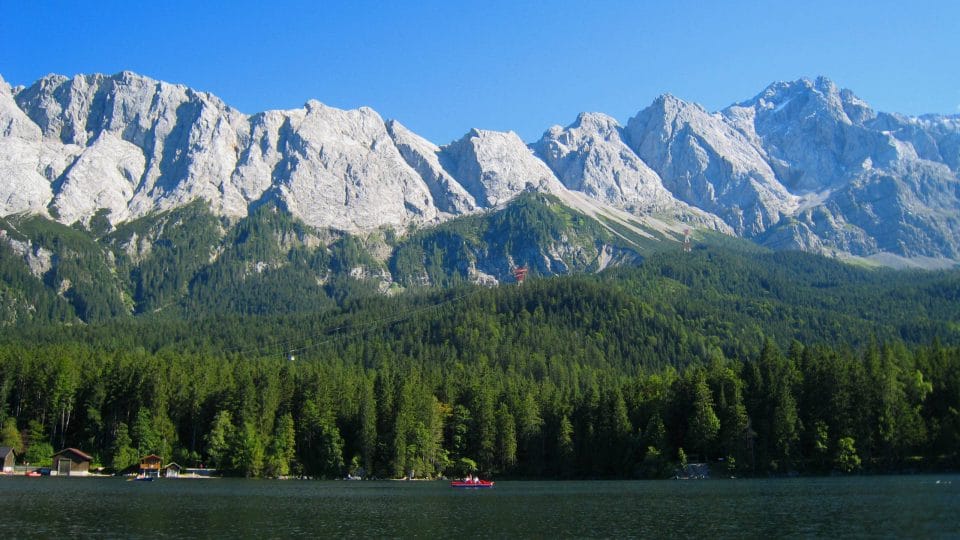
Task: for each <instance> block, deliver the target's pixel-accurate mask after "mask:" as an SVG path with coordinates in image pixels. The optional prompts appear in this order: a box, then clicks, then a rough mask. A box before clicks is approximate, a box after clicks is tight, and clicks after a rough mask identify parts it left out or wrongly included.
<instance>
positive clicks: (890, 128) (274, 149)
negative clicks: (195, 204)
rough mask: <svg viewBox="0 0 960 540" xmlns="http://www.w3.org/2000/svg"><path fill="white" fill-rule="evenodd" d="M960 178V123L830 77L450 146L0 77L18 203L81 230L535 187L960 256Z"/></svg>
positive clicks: (2, 133) (401, 224)
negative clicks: (189, 208) (99, 220)
mask: <svg viewBox="0 0 960 540" xmlns="http://www.w3.org/2000/svg"><path fill="white" fill-rule="evenodd" d="M958 171H960V117H957V116H955V117H948V116H927V117H921V118H912V117H907V116H903V115H896V114H887V113H879V114H877V113H875V112H874V111H873V110H872V109H871V108H870V107H869V105H867V104H866V103H865V102H864V101H863V100H861V99H860V98H858V97H857V96H856V95H855V94H854V93H853V92H851V91H849V90H846V89H842V88H840V87H838V86H837V85H836V84H835V83H833V82H832V81H830V80H829V79H826V78H823V77H820V78H816V79H799V80H796V81H790V82H777V83H773V84H771V85H770V86H768V87H767V88H766V89H764V90H763V91H762V92H761V93H759V94H757V95H756V96H755V97H754V98H752V99H750V100H747V101H744V102H742V103H739V104H737V105H734V106H731V107H728V108H727V109H724V110H723V111H721V112H718V113H711V112H709V111H707V110H706V109H704V108H703V107H702V106H700V105H697V104H695V103H690V102H686V101H683V100H682V99H679V98H677V97H675V96H672V95H670V94H664V95H661V96H659V97H658V98H656V99H655V100H654V102H653V103H652V104H651V105H650V106H648V107H647V108H645V109H643V110H641V111H640V112H638V113H637V114H636V115H635V116H634V117H632V118H630V119H629V121H628V122H627V124H626V126H621V125H620V124H619V123H618V122H617V121H616V120H615V119H614V118H612V117H610V116H608V115H605V114H602V113H582V114H580V115H578V116H577V118H576V119H575V120H574V122H573V123H571V124H570V125H568V126H566V127H562V126H554V127H552V128H550V129H549V130H547V131H546V132H545V133H544V135H543V136H542V137H541V138H540V140H539V141H537V142H535V143H533V144H531V145H529V146H528V145H526V144H525V143H524V142H523V141H522V140H521V139H520V137H519V136H517V135H516V134H515V133H513V132H498V131H488V130H481V129H472V130H470V131H469V132H468V133H466V134H465V135H464V136H463V137H461V138H460V139H459V140H456V141H453V142H452V143H450V144H448V145H446V146H443V147H438V146H436V145H435V144H433V143H431V142H429V141H427V140H426V139H423V138H422V137H420V136H418V135H416V134H415V133H413V132H411V131H410V130H409V129H407V128H405V127H404V126H403V125H402V124H400V123H399V122H395V121H385V120H384V119H383V118H382V117H381V116H380V115H379V114H378V113H377V112H376V111H374V110H373V109H370V108H368V107H361V108H358V109H354V110H341V109H337V108H335V107H330V106H327V105H324V104H323V103H321V102H320V101H317V100H310V101H308V102H307V103H305V104H304V106H303V107H302V108H299V109H292V110H274V111H265V112H262V113H257V114H253V115H246V114H243V113H240V112H239V111H237V110H235V109H233V108H231V107H230V106H228V105H227V104H225V103H223V102H222V101H221V100H220V99H219V98H217V97H216V96H213V95H211V94H208V93H205V92H199V91H195V90H192V89H190V88H188V87H185V86H183V85H176V84H169V83H165V82H162V81H157V80H154V79H151V78H149V77H144V76H141V75H138V74H136V73H133V72H129V71H124V72H120V73H117V74H114V75H102V74H93V75H78V76H75V77H64V76H62V75H48V76H45V77H43V78H41V79H40V80H38V81H36V82H35V83H33V84H31V85H30V86H28V87H25V88H24V87H18V88H16V89H14V88H11V87H10V85H9V84H7V83H6V82H5V81H4V80H3V79H2V78H0V179H2V182H0V211H2V214H3V215H7V214H10V213H14V212H31V213H39V214H47V213H49V215H50V216H52V217H55V218H56V219H58V220H59V221H61V222H63V223H66V224H72V223H74V222H77V221H79V222H80V223H81V224H87V223H89V222H90V220H91V218H92V217H93V216H94V215H95V214H98V213H103V212H105V213H106V216H107V218H108V219H109V221H110V222H111V223H113V224H119V223H121V222H123V221H126V220H130V219H134V218H138V217H142V216H146V215H148V214H150V213H153V212H158V211H163V210H168V209H173V208H177V207H180V206H182V205H184V204H187V203H189V202H190V201H194V200H196V199H202V200H204V201H206V203H207V204H208V205H209V207H210V208H211V209H213V210H214V211H215V212H216V213H218V214H220V215H222V216H227V217H230V218H239V217H243V216H246V215H247V214H248V213H249V211H250V209H251V208H256V207H259V206H261V205H263V204H266V203H268V202H276V203H277V205H278V206H279V207H282V208H285V209H287V210H288V211H289V212H290V213H292V214H293V215H294V216H295V217H296V218H298V219H300V220H302V221H304V222H305V223H307V224H308V225H311V226H315V227H322V228H332V229H340V230H348V231H370V230H372V229H376V228H378V227H384V226H387V227H396V228H398V229H401V230H406V228H407V227H408V226H410V225H415V226H419V225H422V224H433V223H437V222H439V221H442V220H445V219H449V218H451V217H454V216H459V215H463V214H466V213H470V212H474V211H477V210H480V209H485V208H491V207H496V206H500V205H503V204H504V203H506V202H508V201H510V200H512V199H513V198H514V197H516V196H517V195H518V194H519V193H522V192H524V191H529V190H537V191H543V192H548V193H553V194H557V195H559V196H560V199H561V200H563V201H565V203H569V204H574V205H575V204H579V203H583V204H584V205H587V206H590V208H591V209H590V212H592V213H591V215H594V214H596V213H603V212H605V211H610V212H617V213H619V215H621V216H622V215H625V214H624V211H626V212H629V213H631V214H632V215H633V216H634V217H635V218H636V219H639V220H641V221H642V220H648V221H647V222H648V223H652V222H653V221H652V220H654V219H660V218H661V217H664V216H666V217H668V218H669V219H670V220H672V222H673V223H676V222H677V221H682V222H686V223H693V224H695V225H696V226H705V227H710V228H714V229H719V230H732V231H733V232H734V233H735V234H738V235H741V236H745V237H748V238H751V239H754V240H755V241H758V242H771V243H772V244H771V245H777V246H780V247H783V246H787V247H789V246H790V245H791V244H790V243H791V242H793V244H794V245H793V247H798V248H803V249H812V250H827V249H834V248H839V249H842V250H843V251H847V252H852V253H858V254H863V255H869V254H871V253H876V252H879V251H885V250H886V251H889V252H891V253H895V254H898V255H900V256H934V257H935V256H947V257H954V255H956V251H957V248H956V246H957V245H960V241H958V238H960V225H958V224H957V222H956V220H955V219H952V217H953V216H954V215H955V214H956V212H957V208H958V207H960V187H958V186H960V180H958ZM571 201H573V202H571ZM611 215H612V214H611ZM718 219H722V220H723V223H719V222H718V221H717V220H718ZM627 221H629V220H627ZM661 223H662V222H661ZM657 226H658V225H657ZM890 231H892V232H890ZM784 239H786V240H784ZM797 239H800V240H797ZM801 240H802V241H801Z"/></svg>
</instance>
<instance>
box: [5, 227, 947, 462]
mask: <svg viewBox="0 0 960 540" xmlns="http://www.w3.org/2000/svg"><path fill="white" fill-rule="evenodd" d="M293 234H294V233H293V232H291V235H293ZM238 244H243V242H234V245H238ZM423 245H426V244H423ZM251 249H252V246H251ZM350 252H351V249H350V247H349V245H345V246H344V248H343V253H344V255H342V256H343V257H347V258H349V257H350V255H349V253H350ZM171 256H173V255H171ZM221 260H224V261H226V260H228V259H227V258H225V257H224V256H223V255H221ZM223 268H225V269H228V268H229V265H227V264H224V266H223ZM162 274H163V273H162V272H160V273H159V274H158V275H162ZM223 275H224V276H229V275H230V272H229V271H227V270H225V271H224V274H223ZM225 279H227V278H225ZM292 295H295V292H294V293H292ZM161 303H162V302H161ZM958 305H960V274H958V273H957V272H894V271H888V270H865V269H858V268H854V267H851V266H847V265H844V264H841V263H838V262H835V261H832V260H828V259H824V258H821V257H816V256H812V255H804V254H798V253H776V254H771V253H764V252H755V251H754V252H748V251H741V250H737V249H731V248H729V247H724V248H720V247H706V246H698V247H697V248H696V249H694V250H693V252H692V253H683V252H681V251H680V250H675V251H664V252H662V253H656V254H652V255H650V256H648V257H647V258H646V259H645V260H644V261H643V262H642V263H641V264H638V265H635V266H623V267H619V268H615V269H611V270H607V271H605V272H601V273H599V274H595V275H574V276H564V277H542V278H538V277H536V276H534V277H531V278H530V279H528V281H527V282H526V283H524V284H523V285H522V286H516V285H509V286H506V285H501V286H500V287H494V288H483V287H476V286H471V285H466V284H463V285H460V286H457V287H454V288H448V289H430V288H425V289H420V290H411V291H407V292H406V293H404V294H400V295H396V296H384V295H383V294H381V293H379V292H376V291H375V290H373V289H369V288H360V289H351V290H348V291H347V292H345V293H344V294H343V296H342V297H340V298H338V299H331V300H329V301H328V302H326V303H318V304H317V306H316V308H315V309H313V310H310V311H307V310H304V311H300V312H293V313H287V314H279V315H250V314H245V313H248V312H247V311H245V310H240V312H239V313H237V312H233V314H229V313H227V312H224V313H222V314H219V315H210V314H205V313H199V314H198V315H197V316H195V317H189V316H188V317H171V316H169V314H167V313H165V312H163V311H162V310H161V311H157V312H147V313H144V314H142V315H139V316H137V317H122V318H118V319H113V320H111V321H108V322H106V323H102V324H91V325H78V324H73V325H66V326H65V325H39V326H37V325H29V326H18V327H16V329H15V331H9V332H5V333H4V334H3V337H2V343H0V398H2V401H0V403H2V408H0V416H2V417H3V418H2V420H3V425H4V430H3V441H0V444H12V445H14V446H16V445H20V444H22V445H23V446H24V447H25V450H26V454H27V459H28V460H30V461H31V462H33V463H37V462H41V461H43V460H44V459H46V457H47V456H49V455H50V454H51V453H52V450H53V449H55V448H57V449H58V448H59V447H62V446H76V447H79V448H81V449H84V450H85V451H88V452H91V453H92V454H94V455H95V456H96V457H97V459H98V461H99V463H100V464H102V465H104V466H108V467H114V468H117V469H121V468H123V467H124V466H126V465H129V464H130V463H133V461H134V460H135V459H136V458H137V457H138V456H139V455H143V454H146V453H150V452H155V453H158V454H161V455H163V456H164V457H165V459H166V458H167V457H170V458H171V459H172V460H175V461H177V462H179V463H181V464H191V465H192V464H195V463H204V464H207V465H210V466H214V467H217V468H218V469H221V470H222V471H224V472H226V473H231V474H241V475H251V476H282V475H288V474H305V475H309V476H315V477H337V476H341V475H344V474H346V473H358V472H360V471H361V470H362V472H363V473H365V474H366V475H375V476H380V477H396V476H402V475H407V474H413V475H415V476H418V477H433V476H437V475H440V474H446V475H453V474H462V473H464V472H465V471H467V470H470V469H476V470H479V471H481V472H483V473H484V474H494V475H496V476H498V477H504V476H522V477H551V478H553V477H563V478H568V477H661V476H665V475H669V474H671V473H672V471H673V469H674V467H675V466H676V465H677V464H678V463H681V462H682V461H684V460H690V461H693V460H707V461H710V462H712V463H713V464H714V469H715V470H717V468H718V467H719V468H720V469H721V470H723V469H725V468H729V469H730V471H731V473H733V474H737V475H747V474H767V473H771V472H772V473H777V474H785V473H790V472H803V473H823V472H829V471H832V470H841V471H853V470H858V469H866V470H872V471H882V470H904V469H925V468H944V467H955V466H956V465H957V448H960V413H958V411H960V348H958V345H960V310H958V309H957V306H958ZM721 460H722V461H721Z"/></svg>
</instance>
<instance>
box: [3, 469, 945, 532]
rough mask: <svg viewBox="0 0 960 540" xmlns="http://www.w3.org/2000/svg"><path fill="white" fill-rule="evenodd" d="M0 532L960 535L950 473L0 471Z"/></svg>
mask: <svg viewBox="0 0 960 540" xmlns="http://www.w3.org/2000/svg"><path fill="white" fill-rule="evenodd" d="M0 501H2V504H3V508H2V510H0V515H2V517H0V538H22V537H34V536H36V537H77V536H85V537H96V538H110V537H113V538H136V537H149V538H163V537H168V538H195V537H256V538H264V537H295V536H304V537H318V536H324V537H338V538H339V537H385V536H386V537H398V536H401V537H421V538H451V537H463V536H467V537H498V538H504V537H509V538H516V537H539V538H543V537H606V538H624V537H651V536H670V537H705V536H710V537H740V538H742V537H764V538H768V537H783V536H802V537H837V536H842V537H850V536H870V537H877V536H880V537H900V538H903V537H913V538H916V537H925V538H929V537H953V538H957V537H960V475H917V476H870V477H845V478H840V477H837V478H791V479H760V480H703V481H694V480H690V481H668V480H664V481H609V482H607V481H582V482H581V481H569V482H539V481H537V482H533V481H530V482H527V481H514V482H510V481H503V482H497V484H496V487H494V488H493V489H475V490H470V489H467V490H459V489H452V488H450V487H448V485H447V483H445V482H403V481H384V482H366V481H362V482H348V481H337V482H324V481H309V480H303V481H299V480H288V481H279V480H242V479H206V480H188V479H169V480H167V479H164V480H159V481H155V482H128V481H126V480H124V479H120V478H56V477H43V478H25V477H0Z"/></svg>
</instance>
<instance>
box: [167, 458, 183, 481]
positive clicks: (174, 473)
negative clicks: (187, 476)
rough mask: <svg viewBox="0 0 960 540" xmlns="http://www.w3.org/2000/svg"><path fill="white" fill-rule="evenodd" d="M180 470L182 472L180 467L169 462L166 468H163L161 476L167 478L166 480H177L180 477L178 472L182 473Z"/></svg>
mask: <svg viewBox="0 0 960 540" xmlns="http://www.w3.org/2000/svg"><path fill="white" fill-rule="evenodd" d="M182 470H183V468H182V467H180V465H177V464H176V463H173V462H170V463H168V464H167V466H166V467H164V468H163V476H165V477H167V478H179V477H180V471H182Z"/></svg>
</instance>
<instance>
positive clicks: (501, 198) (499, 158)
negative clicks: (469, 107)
mask: <svg viewBox="0 0 960 540" xmlns="http://www.w3.org/2000/svg"><path fill="white" fill-rule="evenodd" d="M441 150H442V151H441V154H440V162H441V164H443V166H444V167H445V168H446V169H447V170H448V171H451V172H452V173H453V176H454V177H455V178H457V179H459V180H460V183H461V185H463V187H464V188H466V190H467V191H468V192H469V193H470V194H471V195H473V197H474V198H475V199H476V201H477V202H478V203H479V204H480V205H481V206H483V207H490V206H496V205H498V204H503V203H506V202H508V201H509V200H510V199H512V198H513V197H515V196H516V195H517V194H519V193H522V192H523V191H526V190H537V191H544V192H547V193H558V192H561V191H563V190H564V187H563V185H562V184H561V183H560V181H559V180H557V177H556V176H554V174H553V171H551V170H550V168H549V167H547V165H546V164H545V163H544V162H542V161H540V160H539V159H537V158H536V156H534V155H533V152H532V151H531V150H530V149H529V148H527V145H526V144H524V142H523V141H522V140H520V137H519V136H517V134H516V133H513V132H512V131H511V132H506V133H503V132H498V131H485V130H479V129H473V130H471V131H470V133H467V134H466V135H465V136H464V137H463V138H461V139H460V140H458V141H455V142H452V143H450V144H449V145H447V146H445V147H443V148H442V149H441Z"/></svg>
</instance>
